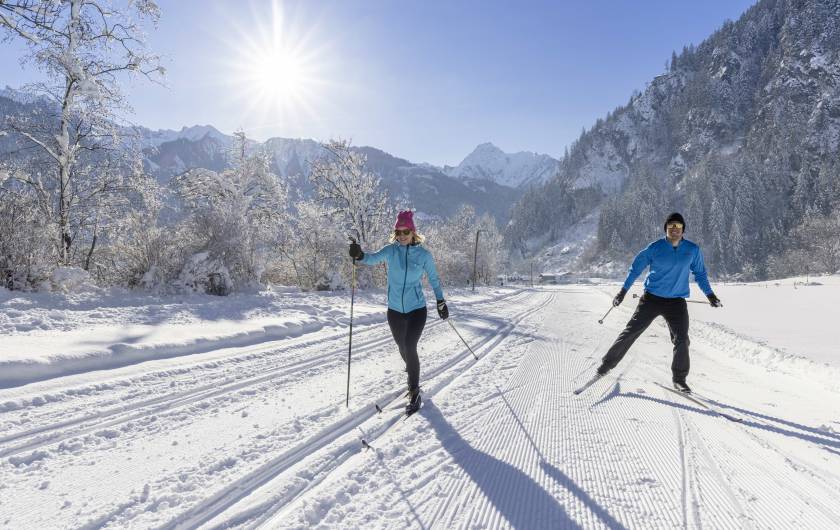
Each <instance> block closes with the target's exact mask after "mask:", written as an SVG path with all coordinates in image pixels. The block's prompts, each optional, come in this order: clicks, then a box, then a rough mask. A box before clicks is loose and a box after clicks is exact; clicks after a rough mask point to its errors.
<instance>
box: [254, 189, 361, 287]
mask: <svg viewBox="0 0 840 530" xmlns="http://www.w3.org/2000/svg"><path fill="white" fill-rule="evenodd" d="M295 209H296V215H295V216H294V219H293V220H290V221H289V222H288V223H286V224H284V225H283V226H282V229H281V232H280V235H279V241H278V244H277V245H276V249H277V251H278V252H279V254H280V256H281V259H279V260H276V261H275V262H273V264H272V268H271V270H270V272H269V278H270V279H271V281H273V282H277V283H281V284H286V285H289V284H291V285H297V286H299V287H300V288H302V289H316V290H326V289H329V286H331V285H334V284H335V283H336V282H335V281H334V279H333V278H332V276H331V275H332V274H334V273H336V272H339V271H340V270H341V264H342V261H344V262H349V261H350V258H349V257H346V256H347V245H346V243H345V241H346V240H345V239H344V238H343V237H342V235H341V232H340V231H336V230H332V229H325V227H329V225H330V214H329V210H327V209H326V208H325V207H324V206H323V205H322V204H321V203H320V202H318V201H300V202H298V203H297V204H296V205H295Z"/></svg>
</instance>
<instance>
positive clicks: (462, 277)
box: [418, 206, 504, 286]
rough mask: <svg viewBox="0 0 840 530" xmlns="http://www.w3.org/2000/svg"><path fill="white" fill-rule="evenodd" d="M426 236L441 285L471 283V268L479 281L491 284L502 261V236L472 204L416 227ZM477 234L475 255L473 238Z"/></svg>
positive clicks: (494, 224)
mask: <svg viewBox="0 0 840 530" xmlns="http://www.w3.org/2000/svg"><path fill="white" fill-rule="evenodd" d="M418 228H419V229H420V230H421V232H425V233H426V236H427V240H426V243H425V244H426V246H427V247H428V248H429V250H430V251H431V252H432V254H433V255H434V257H435V263H436V264H437V269H438V274H439V275H440V278H441V281H442V282H443V283H444V285H449V286H464V285H469V284H471V283H472V280H473V267H474V266H475V273H476V276H477V280H478V283H479V284H488V283H492V282H493V279H494V278H495V277H496V275H497V274H498V273H499V272H500V270H501V267H502V262H503V255H504V251H503V247H502V236H501V234H500V233H499V230H498V228H497V227H496V222H495V221H494V220H493V218H492V217H490V216H489V215H484V216H481V217H478V216H477V215H476V213H475V210H474V209H473V207H472V206H462V207H461V209H460V210H459V211H458V213H457V214H456V215H455V216H454V217H452V218H450V219H447V220H444V221H441V222H438V223H434V224H432V225H430V226H429V228H428V229H424V228H422V227H418ZM476 232H479V233H478V254H477V255H476V252H475V248H476V247H475V237H476Z"/></svg>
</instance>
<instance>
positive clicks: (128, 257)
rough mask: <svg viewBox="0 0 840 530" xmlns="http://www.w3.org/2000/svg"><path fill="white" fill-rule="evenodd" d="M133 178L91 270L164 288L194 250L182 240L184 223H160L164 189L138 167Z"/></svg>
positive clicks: (117, 281)
mask: <svg viewBox="0 0 840 530" xmlns="http://www.w3.org/2000/svg"><path fill="white" fill-rule="evenodd" d="M131 180H132V181H133V182H132V184H133V186H132V187H133V189H134V190H136V191H135V193H133V194H132V195H131V196H130V200H129V201H128V204H127V206H126V208H125V210H124V211H123V212H122V215H121V219H120V222H119V223H115V224H114V225H113V226H112V227H111V229H110V230H109V233H108V237H107V241H106V244H105V245H104V246H103V249H102V251H101V252H100V254H99V256H98V257H97V261H96V264H97V267H95V268H94V269H93V272H94V274H95V277H96V278H97V279H98V280H100V281H102V282H103V283H106V284H110V285H125V286H128V287H138V288H143V289H146V290H150V291H155V292H164V291H165V290H166V289H167V286H168V283H169V282H171V281H172V280H173V279H174V278H175V277H176V276H177V274H178V273H179V272H180V269H181V267H182V264H183V263H184V262H185V261H186V258H187V256H188V255H189V253H190V251H191V250H192V245H190V244H188V243H185V242H186V241H188V236H187V235H185V231H186V230H187V228H188V226H186V225H184V224H179V223H169V224H167V223H165V222H164V220H163V217H164V215H163V213H164V212H165V200H166V193H167V190H165V189H164V188H163V187H161V186H160V185H159V184H158V182H157V181H156V180H155V179H154V178H153V177H151V176H149V175H148V174H146V173H144V172H143V171H142V167H139V166H138V167H135V172H134V174H133V175H132V176H131Z"/></svg>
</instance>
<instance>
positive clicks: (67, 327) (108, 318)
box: [0, 276, 512, 388]
mask: <svg viewBox="0 0 840 530" xmlns="http://www.w3.org/2000/svg"><path fill="white" fill-rule="evenodd" d="M71 277H72V276H71ZM511 292H512V290H511V289H482V290H480V291H479V293H475V294H472V293H470V292H469V291H464V292H461V293H459V292H458V291H454V292H453V291H451V290H448V291H447V295H448V298H449V299H450V300H451V302H452V304H454V305H456V306H457V305H458V304H459V303H463V304H480V303H484V302H487V301H488V300H491V299H497V298H499V297H502V296H506V295H509V294H510V293H511ZM452 296H455V298H454V299H453V298H452ZM349 298H350V297H349V293H342V292H339V293H323V292H321V293H307V292H300V291H299V290H296V289H286V290H274V291H266V292H261V293H256V294H236V295H231V296H227V297H218V296H210V295H203V294H193V295H177V296H161V297H156V296H150V295H147V294H138V293H133V292H129V291H124V290H111V291H102V292H81V293H79V292H75V293H74V292H72V291H70V292H69V293H67V294H62V293H20V292H14V291H7V290H2V291H0V334H2V336H3V340H2V343H0V388H10V387H16V386H21V385H25V384H28V383H33V382H36V381H43V380H46V379H51V378H55V377H61V376H65V375H71V374H79V373H85V372H90V371H94V370H107V369H113V368H119V367H124V366H128V365H132V364H136V363H140V362H144V361H150V360H159V359H168V358H173V357H180V356H184V355H193V354H201V353H207V352H212V351H216V350H220V349H224V348H237V347H244V346H251V345H257V344H262V343H267V342H271V341H277V340H284V339H289V338H293V337H299V336H302V335H304V334H308V333H313V332H316V331H319V330H322V329H325V328H326V329H330V328H332V329H335V331H336V332H343V330H345V329H346V328H347V325H348V324H349V314H350V299H349ZM384 300H385V295H384V292H382V291H380V290H371V291H367V292H362V293H357V294H356V302H355V309H354V318H353V325H354V326H366V325H371V324H381V323H383V322H385V310H384V308H385V302H384Z"/></svg>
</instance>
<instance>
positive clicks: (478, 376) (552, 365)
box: [238, 289, 840, 529]
mask: <svg viewBox="0 0 840 530" xmlns="http://www.w3.org/2000/svg"><path fill="white" fill-rule="evenodd" d="M574 291H575V290H574V289H563V290H561V291H560V292H559V293H558V295H557V296H556V297H555V298H554V300H553V301H552V303H551V305H550V306H548V307H546V308H545V309H543V310H542V311H541V312H540V313H538V314H534V315H533V316H532V317H531V318H530V319H528V320H526V321H523V322H521V323H520V324H519V326H518V327H519V328H520V330H519V332H518V335H520V336H524V337H529V339H530V340H527V341H519V342H516V341H511V343H510V344H506V343H504V342H503V343H502V344H500V345H499V347H496V348H494V349H493V351H492V352H490V353H489V354H488V356H487V357H486V358H484V359H482V362H481V363H477V364H476V365H474V366H472V367H471V368H470V369H469V370H468V371H465V372H464V373H462V374H461V375H460V376H459V377H458V378H457V379H456V380H455V381H453V382H452V383H450V384H449V385H448V386H447V387H446V388H445V389H444V390H442V391H440V392H438V393H436V394H435V395H434V396H433V397H432V398H431V399H428V400H427V401H426V403H425V404H424V407H423V409H421V410H420V412H419V413H417V414H415V415H414V416H413V417H412V419H411V421H410V422H405V424H404V425H400V426H399V427H398V428H396V429H394V430H393V432H389V433H388V437H387V439H385V440H379V441H378V443H377V444H375V447H376V450H375V451H360V452H359V453H358V454H357V455H354V456H353V457H351V458H349V459H348V460H347V461H346V462H345V463H344V464H343V466H342V468H341V470H340V471H341V472H340V473H334V476H333V477H331V478H330V479H328V480H325V481H324V482H323V483H321V484H320V485H319V487H318V488H316V489H315V490H313V492H312V493H310V494H309V495H307V496H306V497H305V498H300V499H298V500H297V501H296V502H295V504H294V505H292V506H287V507H284V509H283V510H282V511H280V512H278V513H277V514H275V516H274V517H273V518H272V519H269V520H267V521H264V522H263V521H261V520H259V519H253V520H252V521H250V522H249V521H247V520H245V519H240V520H239V521H238V523H239V524H240V525H241V526H242V527H252V526H255V525H256V526H260V525H258V524H256V523H257V522H259V523H264V524H261V526H263V527H265V528H309V527H312V526H317V525H319V524H320V525H321V526H323V527H345V528H346V527H359V528H395V527H409V528H473V527H482V528H675V527H682V528H703V527H706V528H792V527H799V528H826V529H829V528H836V527H837V526H838V525H839V524H840V513H838V511H837V510H836V506H838V503H840V436H838V435H837V434H836V433H835V432H833V431H831V430H820V429H817V428H816V426H817V425H821V424H822V425H828V424H829V423H830V422H831V420H832V419H835V418H833V415H834V413H836V409H834V410H831V408H830V407H829V408H828V409H827V408H826V407H819V409H820V412H817V413H816V414H815V413H814V411H813V409H814V408H815V407H818V406H819V404H820V403H823V404H827V403H836V402H837V401H836V400H837V395H836V394H834V393H833V392H830V391H826V390H824V389H819V388H814V387H813V386H808V383H807V381H804V380H796V379H794V378H791V377H789V376H784V375H778V374H773V373H771V372H768V371H765V370H763V369H762V368H760V367H756V366H753V365H749V364H744V363H742V362H740V361H738V360H734V359H730V358H725V357H721V356H719V355H717V354H716V353H715V348H714V347H713V346H712V345H710V344H702V343H699V342H700V341H696V342H695V343H694V344H693V345H692V353H693V355H692V361H693V371H692V377H691V378H690V380H691V382H693V383H694V384H695V386H696V387H697V390H698V391H700V389H703V391H705V392H706V394H707V395H706V394H704V397H706V398H707V399H709V400H710V401H713V402H714V405H715V406H716V407H719V408H720V409H721V410H731V411H733V413H737V414H739V415H741V416H743V417H744V421H743V424H736V423H732V422H730V421H727V420H725V419H724V418H722V417H720V416H718V415H716V414H714V413H712V412H710V411H709V410H706V409H704V408H702V407H700V406H697V405H694V404H692V403H691V402H689V401H686V400H684V399H683V398H682V397H681V396H676V395H674V394H673V393H671V392H670V391H668V390H665V389H663V388H660V387H659V386H658V385H657V384H656V383H655V382H663V383H666V384H667V383H668V382H669V380H670V369H669V366H670V342H669V340H668V333H667V329H665V327H664V325H663V324H656V325H654V326H652V328H651V330H650V331H649V332H648V333H647V334H645V335H644V336H643V337H642V338H641V339H640V340H639V341H638V342H637V345H636V346H635V347H634V349H633V350H631V353H630V354H628V357H627V358H626V359H625V360H624V362H623V363H622V364H620V365H619V366H618V367H617V368H616V370H614V371H613V373H611V374H610V375H609V376H608V377H605V378H604V379H603V380H602V381H601V382H598V383H596V384H595V385H594V386H593V388H592V389H590V391H588V392H589V393H588V394H584V395H582V396H573V395H572V392H571V391H572V390H573V389H574V388H576V386H577V385H578V384H579V383H580V382H581V381H582V380H583V379H585V378H588V377H589V375H590V373H591V371H592V370H594V367H595V363H596V362H597V360H598V358H599V357H600V355H602V354H603V351H604V350H605V348H606V347H607V346H608V345H609V343H610V341H611V340H612V339H614V338H615V335H616V334H617V333H618V331H620V328H621V326H623V324H624V323H625V322H626V320H627V317H628V316H629V312H630V311H631V310H632V307H626V308H623V310H622V312H619V314H618V315H616V314H614V315H612V316H613V317H615V318H613V319H612V320H608V321H607V326H606V329H603V328H602V327H601V326H599V325H598V324H597V319H598V317H599V315H598V312H599V310H600V309H601V308H602V307H603V306H604V305H605V304H606V303H608V301H609V299H608V298H607V296H605V295H604V294H603V293H599V292H597V291H593V290H591V289H579V290H577V292H574ZM652 381H655V382H652ZM712 396H714V397H712ZM776 409H778V410H783V411H786V412H785V413H784V414H778V413H773V412H772V411H774V410H776ZM800 413H802V414H801V415H800ZM788 414H790V416H788ZM800 417H803V418H809V421H807V422H797V421H792V420H791V419H790V418H800ZM809 423H810V424H811V425H808V424H809Z"/></svg>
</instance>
